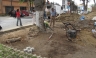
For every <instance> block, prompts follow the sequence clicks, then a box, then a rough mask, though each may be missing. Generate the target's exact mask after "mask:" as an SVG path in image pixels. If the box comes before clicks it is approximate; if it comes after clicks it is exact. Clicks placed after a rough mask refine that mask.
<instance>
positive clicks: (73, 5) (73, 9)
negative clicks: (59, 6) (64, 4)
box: [69, 0, 77, 13]
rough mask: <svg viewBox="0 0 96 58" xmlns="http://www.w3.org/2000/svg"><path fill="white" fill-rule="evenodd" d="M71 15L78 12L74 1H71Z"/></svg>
mask: <svg viewBox="0 0 96 58" xmlns="http://www.w3.org/2000/svg"><path fill="white" fill-rule="evenodd" d="M69 2H70V13H71V12H72V11H76V10H77V6H76V5H75V3H74V1H72V0H70V1H69Z"/></svg>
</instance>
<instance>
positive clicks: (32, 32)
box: [28, 26, 39, 37]
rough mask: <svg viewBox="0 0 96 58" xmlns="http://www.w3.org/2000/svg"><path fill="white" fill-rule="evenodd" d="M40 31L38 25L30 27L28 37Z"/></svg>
mask: <svg viewBox="0 0 96 58" xmlns="http://www.w3.org/2000/svg"><path fill="white" fill-rule="evenodd" d="M38 33H39V28H38V27H37V26H33V27H31V28H30V29H29V33H28V37H35V36H37V35H38Z"/></svg>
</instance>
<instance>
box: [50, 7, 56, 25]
mask: <svg viewBox="0 0 96 58" xmlns="http://www.w3.org/2000/svg"><path fill="white" fill-rule="evenodd" d="M55 17H56V10H55V9H54V8H52V9H51V19H50V26H51V25H52V24H53V27H54V25H55Z"/></svg>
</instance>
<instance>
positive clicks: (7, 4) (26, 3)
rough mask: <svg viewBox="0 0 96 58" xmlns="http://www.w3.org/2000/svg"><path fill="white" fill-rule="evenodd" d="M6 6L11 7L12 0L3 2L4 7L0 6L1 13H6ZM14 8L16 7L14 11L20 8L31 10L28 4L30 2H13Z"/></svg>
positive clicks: (17, 0)
mask: <svg viewBox="0 0 96 58" xmlns="http://www.w3.org/2000/svg"><path fill="white" fill-rule="evenodd" d="M0 4H1V3H0ZM5 6H11V2H10V0H2V6H0V13H5ZM12 6H14V10H16V9H20V6H23V7H26V8H27V10H29V4H28V2H23V3H20V2H19V0H13V2H12ZM1 8H2V9H1ZM1 10H2V11H1Z"/></svg>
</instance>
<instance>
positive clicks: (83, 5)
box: [83, 0, 86, 11]
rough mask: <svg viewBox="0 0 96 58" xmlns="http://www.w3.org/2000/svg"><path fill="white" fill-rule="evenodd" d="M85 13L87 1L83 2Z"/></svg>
mask: <svg viewBox="0 0 96 58" xmlns="http://www.w3.org/2000/svg"><path fill="white" fill-rule="evenodd" d="M83 6H84V11H85V9H86V5H85V0H83Z"/></svg>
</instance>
